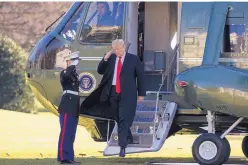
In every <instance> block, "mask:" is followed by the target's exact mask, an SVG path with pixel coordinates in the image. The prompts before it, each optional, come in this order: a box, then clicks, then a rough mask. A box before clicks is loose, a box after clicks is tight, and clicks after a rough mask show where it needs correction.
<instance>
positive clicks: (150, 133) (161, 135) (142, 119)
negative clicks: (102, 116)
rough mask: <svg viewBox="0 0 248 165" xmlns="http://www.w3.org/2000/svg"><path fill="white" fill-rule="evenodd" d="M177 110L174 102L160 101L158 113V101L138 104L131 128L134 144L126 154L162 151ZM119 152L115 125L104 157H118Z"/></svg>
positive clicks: (129, 146)
mask: <svg viewBox="0 0 248 165" xmlns="http://www.w3.org/2000/svg"><path fill="white" fill-rule="evenodd" d="M176 110H177V105H176V103H174V102H168V101H161V100H160V101H159V102H158V108H157V111H156V100H144V101H142V102H139V103H137V108H136V115H135V117H134V121H133V124H132V127H131V132H132V135H133V143H134V144H128V146H127V148H126V153H139V152H151V151H158V150H160V148H161V147H162V146H163V144H164V142H165V140H166V139H167V137H168V134H169V131H170V128H171V125H172V123H173V120H174V117H175V114H176ZM154 128H155V129H154ZM119 152H120V147H119V146H118V134H117V123H115V127H114V129H113V132H112V134H111V137H110V139H109V140H108V142H107V147H106V148H105V150H104V152H103V155H104V156H110V155H117V154H119Z"/></svg>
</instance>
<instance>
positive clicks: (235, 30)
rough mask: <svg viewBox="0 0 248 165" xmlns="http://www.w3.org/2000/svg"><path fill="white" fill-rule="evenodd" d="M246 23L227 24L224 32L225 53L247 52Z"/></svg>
mask: <svg viewBox="0 0 248 165" xmlns="http://www.w3.org/2000/svg"><path fill="white" fill-rule="evenodd" d="M246 33H247V32H246V25H245V24H243V25H242V24H241V25H234V24H232V25H226V26H225V32H224V44H223V52H224V53H242V52H247V50H246V49H245V48H246V47H247V46H248V45H247V41H246V40H247V39H246V38H247V36H246V35H247V34H246Z"/></svg>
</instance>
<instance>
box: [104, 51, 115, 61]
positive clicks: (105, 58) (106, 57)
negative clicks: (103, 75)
mask: <svg viewBox="0 0 248 165" xmlns="http://www.w3.org/2000/svg"><path fill="white" fill-rule="evenodd" d="M113 52H114V51H113V49H112V50H110V51H109V52H108V53H107V54H106V55H105V56H104V61H107V60H108V58H109V57H110V56H111V54H112V53H113Z"/></svg>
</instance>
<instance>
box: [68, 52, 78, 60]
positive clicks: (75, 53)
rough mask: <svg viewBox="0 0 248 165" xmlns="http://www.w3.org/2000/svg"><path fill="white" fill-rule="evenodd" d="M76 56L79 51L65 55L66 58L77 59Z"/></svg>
mask: <svg viewBox="0 0 248 165" xmlns="http://www.w3.org/2000/svg"><path fill="white" fill-rule="evenodd" d="M78 57H79V51H76V52H73V53H70V54H69V55H68V56H66V60H78Z"/></svg>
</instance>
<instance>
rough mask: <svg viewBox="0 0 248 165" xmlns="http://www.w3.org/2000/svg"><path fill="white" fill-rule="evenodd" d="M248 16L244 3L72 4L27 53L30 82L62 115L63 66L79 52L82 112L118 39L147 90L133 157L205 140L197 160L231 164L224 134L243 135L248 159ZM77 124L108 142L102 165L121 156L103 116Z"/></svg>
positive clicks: (196, 149) (130, 149)
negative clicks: (187, 137) (134, 58)
mask: <svg viewBox="0 0 248 165" xmlns="http://www.w3.org/2000/svg"><path fill="white" fill-rule="evenodd" d="M247 7H248V3H241V2H229V3H221V2H218V3H217V2H75V3H73V4H72V6H71V7H70V8H69V9H68V11H67V12H66V13H64V14H63V15H62V16H61V17H60V18H59V19H57V20H56V21H55V22H53V23H52V25H51V26H49V27H48V28H47V33H46V34H45V35H44V36H43V37H42V38H41V39H40V40H39V41H38V42H37V44H36V45H35V47H34V48H33V50H32V51H31V52H30V56H29V59H28V62H27V69H26V73H27V80H28V83H29V85H30V87H31V89H32V91H33V92H34V94H35V96H36V98H37V99H38V101H39V102H40V103H41V104H42V105H43V106H44V107H45V108H47V109H48V110H50V111H51V112H52V113H54V114H55V115H58V112H57V108H58V105H59V102H60V100H61V97H62V95H63V91H62V88H61V85H60V81H59V75H60V72H61V71H62V70H63V66H64V65H65V64H64V62H63V58H62V57H63V55H65V54H68V53H71V52H76V51H78V52H79V59H80V63H79V64H78V66H77V72H78V74H79V80H80V86H79V91H80V92H79V94H80V100H81V103H83V102H84V100H85V99H87V96H89V94H90V93H92V92H93V91H94V90H95V89H96V88H97V86H98V85H99V83H100V81H101V78H102V77H101V75H99V74H98V73H97V70H96V68H97V65H98V63H99V62H100V60H101V59H102V58H103V55H104V53H105V52H107V51H108V50H109V48H110V46H111V42H112V40H114V39H117V38H121V39H123V40H124V41H125V43H126V44H127V45H126V47H127V50H126V51H128V52H130V53H132V54H135V55H138V56H139V57H140V60H141V62H142V63H143V65H144V71H145V77H146V84H147V87H146V88H147V89H146V90H147V95H146V97H145V100H144V101H142V102H139V103H138V104H137V108H136V116H135V119H134V122H133V125H132V127H131V131H132V134H133V138H134V144H129V145H128V146H127V149H126V153H127V154H128V153H130V154H131V153H138V152H156V151H158V150H160V148H161V147H162V146H163V144H164V142H165V140H166V139H168V138H169V137H170V136H172V135H174V134H196V135H198V134H202V135H200V136H199V137H198V138H197V139H196V141H195V142H194V144H193V150H192V154H193V157H194V159H195V161H196V162H198V163H199V164H222V163H225V162H226V161H227V160H228V158H229V156H230V151H231V148H230V144H229V142H228V140H227V139H226V138H225V136H226V135H227V134H228V135H245V138H244V139H243V142H242V151H243V153H244V155H245V156H246V157H248V147H247V145H248V140H247V139H248V138H247V137H246V135H247V132H248V130H247V126H248V125H247V120H246V119H245V117H246V116H247V113H246V110H245V108H246V107H247V106H246V101H245V100H246V92H245V91H246V90H245V89H246V88H245V87H246V86H245V84H246V82H247V76H246V68H247V66H248V65H247V64H248V63H247V59H246V56H247V50H248V48H247V46H246V45H247V44H246V43H247V39H246V35H247V34H246V29H248V28H246V21H247V18H246V17H247V12H246V10H245V9H246V8H247ZM201 63H202V64H201ZM224 75H227V77H224ZM229 77H235V78H236V79H237V81H236V79H235V78H234V79H233V80H232V81H230V78H229ZM237 82H238V83H239V84H243V86H242V85H239V86H237V87H236V86H235V85H236V83H237ZM233 92H235V94H233ZM79 125H82V126H83V127H85V128H86V130H87V131H88V132H89V134H90V135H91V138H93V139H94V140H95V141H97V142H106V144H107V146H106V148H105V150H104V152H103V154H104V155H105V156H110V155H116V154H118V151H119V148H118V143H117V142H118V136H117V126H116V123H115V121H114V120H112V119H111V118H110V117H109V116H108V114H107V113H106V112H105V111H104V110H103V111H101V112H99V111H94V110H91V111H81V112H80V117H79ZM199 139H200V140H199ZM216 139H217V140H216ZM206 146H212V148H211V147H210V148H207V149H206ZM209 150H210V151H209Z"/></svg>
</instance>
